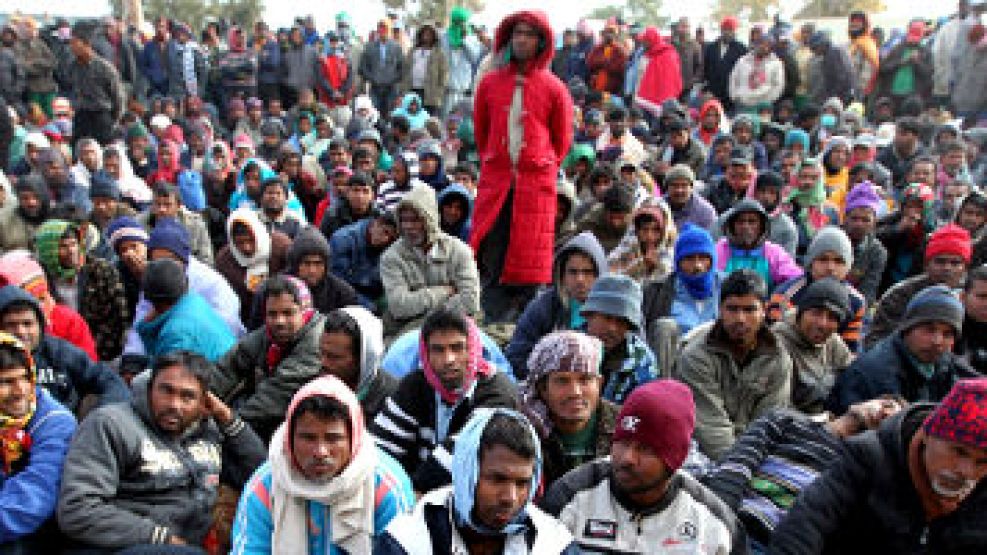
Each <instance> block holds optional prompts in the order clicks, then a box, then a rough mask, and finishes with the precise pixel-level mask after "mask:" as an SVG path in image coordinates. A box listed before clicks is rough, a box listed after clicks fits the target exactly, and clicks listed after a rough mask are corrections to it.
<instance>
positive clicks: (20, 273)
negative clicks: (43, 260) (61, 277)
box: [0, 250, 48, 300]
mask: <svg viewBox="0 0 987 555" xmlns="http://www.w3.org/2000/svg"><path fill="white" fill-rule="evenodd" d="M7 285H13V286H15V287H20V288H21V289H23V290H24V291H27V292H28V293H29V294H30V295H31V296H32V297H34V298H35V299H38V300H40V299H43V298H45V297H47V296H48V278H47V277H46V276H45V271H44V270H43V269H42V268H41V264H40V263H39V262H38V261H37V260H35V259H34V257H32V256H31V253H29V252H28V251H25V250H16V251H10V252H8V253H6V254H4V255H3V256H0V287H3V286H7Z"/></svg>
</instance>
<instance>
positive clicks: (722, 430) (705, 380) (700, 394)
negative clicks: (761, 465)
mask: <svg viewBox="0 0 987 555" xmlns="http://www.w3.org/2000/svg"><path fill="white" fill-rule="evenodd" d="M697 351H698V349H689V348H686V350H684V351H683V352H682V354H681V355H679V360H678V361H677V363H676V365H675V371H674V377H675V378H676V379H677V380H680V381H682V382H683V383H685V384H686V385H688V386H689V388H690V389H692V396H693V398H694V400H695V403H696V431H695V437H696V441H698V442H699V446H700V447H701V448H702V451H703V453H705V454H706V455H707V456H709V457H710V458H711V459H713V460H718V459H719V458H720V457H721V456H722V455H723V453H724V452H726V450H727V449H729V448H730V446H731V445H733V444H734V442H735V441H736V437H735V436H734V431H733V421H732V420H731V419H730V415H729V414H727V409H726V407H725V406H724V405H723V396H724V395H725V392H724V391H723V390H722V389H721V388H720V383H719V380H717V377H716V369H715V368H714V367H715V366H716V364H715V363H714V362H711V361H710V360H709V359H708V358H705V357H703V356H702V355H700V354H699V353H698V352H697ZM704 358H705V359H704Z"/></svg>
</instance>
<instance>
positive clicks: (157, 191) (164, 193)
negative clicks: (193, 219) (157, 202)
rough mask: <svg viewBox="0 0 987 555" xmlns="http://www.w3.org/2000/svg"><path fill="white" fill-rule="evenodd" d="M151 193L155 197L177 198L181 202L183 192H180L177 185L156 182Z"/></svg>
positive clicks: (167, 182)
mask: <svg viewBox="0 0 987 555" xmlns="http://www.w3.org/2000/svg"><path fill="white" fill-rule="evenodd" d="M151 192H152V193H153V194H154V196H155V197H175V198H176V199H178V200H179V201H181V191H179V190H178V186H177V185H175V184H174V183H171V182H169V181H164V180H162V181H155V182H154V185H152V186H151Z"/></svg>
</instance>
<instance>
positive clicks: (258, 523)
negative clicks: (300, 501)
mask: <svg viewBox="0 0 987 555" xmlns="http://www.w3.org/2000/svg"><path fill="white" fill-rule="evenodd" d="M262 496H264V498H262ZM273 534H274V523H273V521H272V520H271V502H270V492H269V491H268V490H267V487H266V486H265V485H264V483H263V482H262V481H261V476H260V475H259V474H254V476H253V477H251V479H250V483H248V484H247V486H246V487H245V488H244V490H243V495H242V496H241V497H240V503H239V505H238V506H237V509H236V517H235V518H234V519H233V530H232V531H231V533H230V543H231V549H230V553H237V554H240V555H270V554H271V553H272V551H271V537H272V536H273Z"/></svg>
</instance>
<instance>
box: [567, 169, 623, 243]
mask: <svg viewBox="0 0 987 555" xmlns="http://www.w3.org/2000/svg"><path fill="white" fill-rule="evenodd" d="M634 200H635V196H634V190H633V189H632V188H631V187H630V186H629V185H623V184H618V185H614V186H613V187H610V188H609V189H607V191H606V192H605V193H603V200H601V201H600V203H598V204H597V205H596V206H594V207H593V208H591V209H590V210H589V212H587V213H586V215H585V216H583V217H582V218H581V219H580V220H579V221H578V222H577V224H576V231H578V232H580V233H582V232H583V231H588V232H590V233H592V234H593V235H595V236H596V239H597V240H598V241H599V242H600V245H601V246H602V247H603V251H604V252H606V253H608V254H609V253H610V251H612V250H613V249H615V248H616V247H617V244H618V243H620V240H621V239H623V238H624V234H625V233H627V227H628V226H629V225H630V223H631V213H632V212H634Z"/></svg>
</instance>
